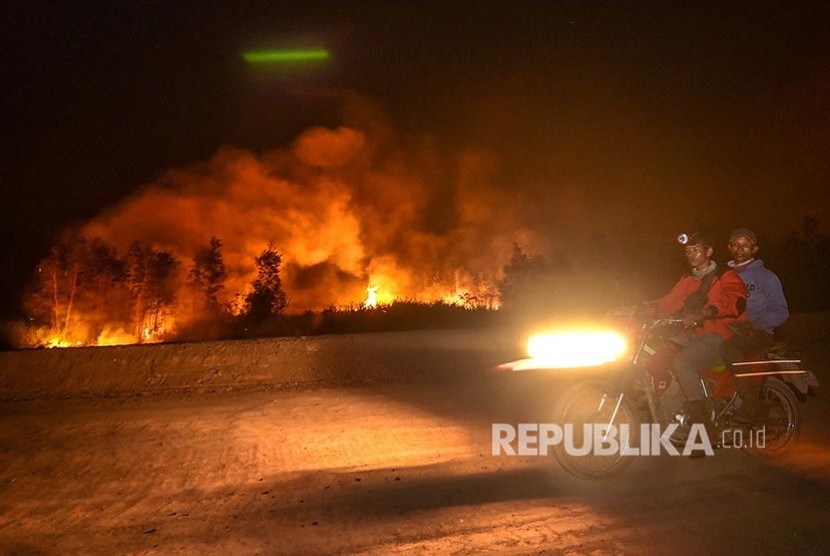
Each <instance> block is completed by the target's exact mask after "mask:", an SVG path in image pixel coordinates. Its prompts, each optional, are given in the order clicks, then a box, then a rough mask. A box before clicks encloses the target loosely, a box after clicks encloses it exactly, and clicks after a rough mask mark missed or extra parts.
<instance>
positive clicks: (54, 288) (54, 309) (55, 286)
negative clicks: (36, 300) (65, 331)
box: [52, 269, 61, 330]
mask: <svg viewBox="0 0 830 556" xmlns="http://www.w3.org/2000/svg"><path fill="white" fill-rule="evenodd" d="M52 300H53V304H52V312H53V318H52V329H53V330H57V329H58V323H59V322H60V320H61V319H60V306H59V303H58V271H57V270H54V269H53V270H52Z"/></svg>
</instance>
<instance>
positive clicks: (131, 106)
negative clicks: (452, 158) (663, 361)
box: [0, 0, 830, 312]
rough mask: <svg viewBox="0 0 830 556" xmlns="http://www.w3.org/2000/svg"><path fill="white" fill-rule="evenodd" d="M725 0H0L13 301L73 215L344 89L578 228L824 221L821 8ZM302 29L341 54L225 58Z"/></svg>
mask: <svg viewBox="0 0 830 556" xmlns="http://www.w3.org/2000/svg"><path fill="white" fill-rule="evenodd" d="M722 4H723V3H720V2H713V3H700V2H688V3H687V2H677V3H675V2H637V3H632V2H627V3H622V2H520V3H516V2H454V1H451V0H445V1H441V2H258V3H241V2H226V3H219V2H207V1H203V2H133V3H129V4H128V3H121V2H97V3H95V2H65V3H63V2H59V3H46V2H42V3H41V2H26V3H15V4H8V3H4V7H3V8H0V10H2V20H3V22H4V24H5V26H6V27H7V29H5V30H4V31H3V36H4V39H3V42H4V49H3V51H4V54H3V61H2V66H0V67H1V68H2V83H3V89H4V91H3V96H4V102H3V105H4V110H3V112H4V118H3V120H4V133H3V138H4V144H3V147H2V153H0V156H2V187H3V197H2V199H3V201H2V202H3V205H2V206H3V208H4V210H3V218H2V242H3V244H2V250H0V256H1V257H2V269H3V270H2V281H1V282H0V286H2V292H3V308H4V311H5V312H8V311H9V308H10V307H13V305H14V302H15V301H16V300H17V299H18V298H19V292H20V288H21V286H22V284H23V282H24V281H25V280H26V278H27V277H28V275H29V273H30V272H31V269H32V267H33V265H34V264H35V262H36V261H37V260H38V259H40V258H41V257H42V256H43V255H44V253H45V250H46V249H47V248H48V246H49V245H50V242H51V241H52V240H53V238H54V236H55V234H57V233H58V232H60V230H61V229H63V228H64V227H65V226H66V225H68V224H69V223H71V222H73V221H77V220H79V219H86V218H89V217H91V216H93V215H94V214H96V213H97V212H98V211H99V210H101V209H102V208H103V207H105V206H108V205H111V204H113V203H115V202H117V201H118V200H120V199H122V198H123V197H125V196H126V195H128V194H129V193H130V192H132V191H134V190H135V189H136V188H137V187H139V186H140V185H142V184H144V183H147V182H149V181H151V180H153V179H154V178H155V177H157V176H158V175H159V174H161V173H162V172H163V171H164V170H166V169H169V168H172V167H175V166H180V165H184V164H189V163H193V162H196V161H199V160H204V159H206V158H208V157H210V155H211V154H212V153H213V152H214V151H215V150H216V149H217V148H218V147H220V146H222V145H236V146H242V147H249V148H252V149H254V150H262V149H266V148H272V147H279V146H283V145H286V144H287V143H288V142H290V141H291V140H292V139H293V138H294V137H296V135H297V134H298V133H299V132H300V131H301V130H303V129H305V128H307V127H309V126H311V125H337V124H338V123H339V122H341V121H342V113H343V109H344V101H343V99H344V98H345V96H344V95H343V94H341V93H342V92H344V91H352V92H354V93H357V94H359V95H362V96H363V97H365V98H367V99H371V101H372V102H374V103H376V104H377V105H378V106H379V107H381V108H382V109H383V111H384V112H385V114H386V117H387V118H388V120H389V123H390V125H391V126H392V127H393V128H394V129H395V130H396V131H397V132H399V133H401V134H404V135H406V134H412V135H418V134H424V135H429V136H432V137H434V138H436V140H437V141H438V142H439V143H440V144H442V145H445V146H446V147H447V148H456V147H462V146H472V147H476V148H482V149H488V150H491V151H493V152H495V153H496V154H497V155H498V156H499V157H500V159H501V161H502V164H503V167H504V168H505V176H504V183H505V187H510V188H515V189H516V190H517V191H521V192H522V194H523V195H525V196H526V197H527V199H529V200H530V201H532V202H534V203H537V204H538V205H539V206H541V207H545V206H548V205H549V206H550V213H551V219H552V220H556V221H557V225H558V226H560V227H561V228H562V229H566V230H569V231H570V232H571V233H581V232H584V231H590V230H594V229H598V228H601V229H602V230H603V231H604V232H607V233H626V230H630V229H634V228H635V227H637V228H639V229H641V230H649V229H654V230H658V231H659V232H660V233H663V232H664V231H671V230H673V229H678V228H682V227H683V226H684V225H685V224H686V223H688V222H692V221H702V222H711V221H722V220H723V219H729V215H730V214H731V213H732V211H733V210H734V208H735V207H739V208H740V211H741V212H742V213H743V214H744V215H746V216H745V218H742V219H741V222H740V223H741V224H744V223H747V224H750V225H752V226H756V227H759V228H762V229H766V230H769V231H770V233H783V232H785V231H787V230H789V229H791V228H795V227H797V226H798V223H799V221H800V219H801V217H802V216H803V215H804V214H805V213H807V212H811V213H812V214H814V215H815V216H817V217H818V218H819V219H820V220H821V221H822V223H824V224H825V228H824V229H825V231H826V230H827V222H828V220H830V211H828V208H827V204H828V203H827V201H828V193H827V184H828V181H830V180H828V178H830V156H828V155H827V150H828V147H827V146H828V145H830V115H828V114H830V111H828V109H827V103H828V98H830V33H828V31H827V30H828V29H830V8H828V5H827V4H826V3H822V2H781V3H779V4H772V3H761V2H753V3H742V4H741V5H738V4H737V3H736V4H730V5H728V6H723V5H722ZM243 5H244V7H241V6H243ZM298 44H309V45H324V46H326V47H327V48H329V50H330V51H331V53H332V60H331V61H330V62H329V63H328V64H326V65H325V66H322V67H319V68H317V69H315V70H308V71H297V72H294V73H291V74H288V75H284V74H274V73H267V72H263V71H261V70H257V69H255V68H251V67H249V66H248V65H247V64H246V63H245V62H244V60H242V58H241V57H240V56H239V51H240V50H242V49H244V48H247V47H256V46H290V45H298ZM313 91H317V92H328V94H310V92H313ZM332 93H334V94H332ZM563 202H564V203H565V204H566V205H567V207H568V208H567V210H564V211H563V210H560V209H561V206H562V203H563Z"/></svg>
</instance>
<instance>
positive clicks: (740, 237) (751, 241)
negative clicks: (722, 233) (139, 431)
mask: <svg viewBox="0 0 830 556" xmlns="http://www.w3.org/2000/svg"><path fill="white" fill-rule="evenodd" d="M729 252H730V253H731V254H732V260H734V261H735V264H743V263H745V262H747V261H749V260H750V259H752V257H753V256H754V255H755V253H757V252H758V237H757V236H756V235H755V232H753V231H752V230H750V229H749V228H738V229H736V230H732V233H731V234H729Z"/></svg>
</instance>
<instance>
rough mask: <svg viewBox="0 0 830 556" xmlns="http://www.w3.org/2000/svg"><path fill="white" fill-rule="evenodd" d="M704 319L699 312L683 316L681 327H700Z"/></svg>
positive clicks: (704, 316)
mask: <svg viewBox="0 0 830 556" xmlns="http://www.w3.org/2000/svg"><path fill="white" fill-rule="evenodd" d="M705 318H706V315H704V314H703V313H702V312H701V311H696V312H694V313H688V314H685V315H683V326H686V327H687V328H693V327H696V326H700V324H701V323H702V322H703V319H705Z"/></svg>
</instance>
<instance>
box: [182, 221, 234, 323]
mask: <svg viewBox="0 0 830 556" xmlns="http://www.w3.org/2000/svg"><path fill="white" fill-rule="evenodd" d="M221 249H222V242H221V241H219V238H217V237H216V236H213V237H211V238H210V245H209V247H206V248H203V249H200V250H199V251H197V252H196V255H195V256H194V257H193V267H192V268H191V269H190V274H189V284H190V286H191V287H192V288H193V289H194V290H195V292H196V294H197V296H198V298H199V299H198V304H197V307H196V311H197V312H198V313H203V314H205V316H207V317H216V316H219V315H221V314H222V312H223V311H222V303H221V302H220V300H219V295H220V294H221V292H222V290H224V288H225V276H226V270H225V262H224V261H223V260H222V251H221Z"/></svg>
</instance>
